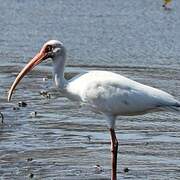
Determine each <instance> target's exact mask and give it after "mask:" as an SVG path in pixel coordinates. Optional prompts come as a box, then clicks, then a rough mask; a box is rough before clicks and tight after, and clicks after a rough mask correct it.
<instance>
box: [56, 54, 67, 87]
mask: <svg viewBox="0 0 180 180" xmlns="http://www.w3.org/2000/svg"><path fill="white" fill-rule="evenodd" d="M65 60H66V54H65V52H64V53H63V54H61V55H59V56H57V57H55V58H54V62H53V70H54V71H53V78H54V83H55V85H56V87H58V88H60V89H62V90H63V89H64V87H65V85H66V83H67V80H66V79H65V78H64V68H65Z"/></svg>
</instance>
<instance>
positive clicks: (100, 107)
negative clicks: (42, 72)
mask: <svg viewBox="0 0 180 180" xmlns="http://www.w3.org/2000/svg"><path fill="white" fill-rule="evenodd" d="M48 58H51V59H52V62H53V78H54V82H55V85H56V86H57V88H58V89H59V90H60V91H61V92H62V93H63V94H64V96H66V97H67V98H69V99H73V100H75V101H81V102H83V104H85V105H88V106H89V107H90V108H91V109H92V110H93V111H95V112H97V113H101V114H103V115H105V117H106V119H107V125H108V128H109V130H110V135H111V151H112V173H111V179H112V180H116V179H117V175H116V169H117V150H118V140H117V138H116V133H115V130H114V129H115V119H116V117H117V116H132V115H141V114H145V113H148V112H154V111H165V110H172V111H178V107H180V102H179V101H177V100H176V99H175V98H174V97H173V96H171V95H170V94H168V93H166V92H164V91H161V90H159V89H156V88H153V87H150V86H147V85H143V84H140V83H138V82H136V81H133V80H130V79H128V78H126V77H124V76H121V75H119V74H116V73H113V72H108V71H89V72H86V73H83V74H80V75H78V76H76V77H74V78H72V79H70V80H66V79H65V77H64V67H65V60H66V49H65V47H64V46H63V44H62V43H61V42H60V41H57V40H50V41H48V42H46V43H45V44H44V45H43V47H42V49H41V50H40V52H39V53H38V54H37V55H36V56H35V57H34V58H33V59H32V60H31V61H30V62H29V63H28V64H27V65H26V66H25V67H24V68H23V69H22V70H21V72H20V73H19V74H18V76H17V77H16V79H15V81H14V83H13V84H12V86H11V88H10V91H9V95H8V101H10V99H11V96H12V93H13V90H14V89H15V87H16V86H17V84H18V83H19V81H20V80H21V79H22V78H23V77H24V76H25V75H26V74H27V73H28V72H29V71H31V70H32V69H33V68H34V67H35V66H36V65H38V64H39V63H41V62H42V61H45V60H46V59H48Z"/></svg>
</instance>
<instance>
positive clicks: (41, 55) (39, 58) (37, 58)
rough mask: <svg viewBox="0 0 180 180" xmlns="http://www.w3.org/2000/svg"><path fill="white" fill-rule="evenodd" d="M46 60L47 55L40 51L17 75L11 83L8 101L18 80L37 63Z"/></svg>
mask: <svg viewBox="0 0 180 180" xmlns="http://www.w3.org/2000/svg"><path fill="white" fill-rule="evenodd" d="M47 58H48V54H47V53H46V52H45V51H44V50H41V51H40V52H39V53H38V54H37V55H36V56H35V57H34V58H33V59H32V60H31V61H30V62H29V63H28V64H27V65H26V66H25V67H24V68H23V69H22V70H21V72H20V73H19V74H18V76H17V77H16V79H15V81H14V82H13V84H12V86H11V88H10V90H9V94H8V101H10V100H11V96H12V93H13V91H14V89H15V88H16V86H17V85H18V83H19V82H20V80H21V79H22V78H23V77H24V76H25V75H26V74H27V73H28V72H30V71H31V70H32V69H33V68H34V67H35V66H37V65H38V64H39V63H41V62H42V61H43V60H45V59H47Z"/></svg>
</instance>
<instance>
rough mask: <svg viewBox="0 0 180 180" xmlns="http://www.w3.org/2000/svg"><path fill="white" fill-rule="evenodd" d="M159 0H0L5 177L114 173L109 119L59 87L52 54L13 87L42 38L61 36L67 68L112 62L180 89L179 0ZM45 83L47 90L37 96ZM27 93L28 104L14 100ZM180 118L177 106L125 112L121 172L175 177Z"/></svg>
mask: <svg viewBox="0 0 180 180" xmlns="http://www.w3.org/2000/svg"><path fill="white" fill-rule="evenodd" d="M161 3H162V2H161V1H149V0H138V1H134V0H129V1H122V0H119V1H115V0H111V1H109V0H98V1H94V0H79V1H74V0H64V1H63V0H60V1H58V0H54V1H47V0H38V1H36V0H35V1H24V0H13V1H10V0H7V1H3V0H0V4H1V6H0V14H1V16H0V35H1V36H0V60H1V64H0V84H1V86H0V93H1V96H0V111H1V112H2V113H3V114H4V123H3V124H0V176H1V178H0V179H28V178H30V177H32V176H33V178H34V179H62V180H67V179H68V180H81V179H82V180H84V179H109V177H110V169H111V166H110V140H109V132H108V129H107V126H106V122H105V120H104V118H103V117H102V116H100V115H96V114H93V113H92V112H91V111H89V110H87V109H85V108H80V106H79V104H76V103H73V102H71V101H69V100H67V99H66V98H64V97H62V96H61V95H60V94H59V92H58V91H57V90H55V89H54V88H53V84H52V81H51V62H47V63H44V64H43V65H41V66H40V67H39V68H36V69H35V70H34V71H33V72H32V73H30V74H29V75H28V76H27V77H26V78H25V79H24V80H23V83H21V84H20V85H19V86H18V88H17V90H16V92H15V94H14V96H13V99H12V101H11V102H10V103H8V102H7V91H8V89H9V87H10V85H11V83H12V82H13V81H14V79H15V76H16V75H17V73H18V72H19V71H20V69H21V68H22V67H23V66H24V65H25V63H26V62H27V61H28V60H29V59H30V58H31V57H33V56H34V55H35V54H36V53H37V52H38V50H39V49H40V47H41V46H42V44H43V43H44V42H45V41H47V40H49V39H59V40H61V41H63V42H64V44H65V46H66V48H67V52H68V55H67V56H68V57H67V69H66V72H67V73H66V76H67V77H72V76H74V75H75V74H78V73H80V72H82V71H86V70H93V69H99V70H107V71H113V72H117V73H120V74H122V75H125V76H127V77H130V78H132V79H134V80H137V81H139V82H141V83H145V84H148V85H151V86H154V87H157V88H160V89H162V90H165V91H167V92H169V93H171V94H172V95H174V96H176V97H177V98H178V99H180V91H179V89H180V61H179V58H180V31H179V29H180V21H179V19H180V11H179V9H180V4H179V3H178V2H177V1H174V2H173V4H172V10H171V11H164V10H163V9H162V8H161ZM43 78H47V80H46V81H44V82H43ZM41 90H46V91H48V92H49V93H50V94H51V98H50V99H47V98H45V97H43V96H40V94H39V92H40V91H41ZM22 100H23V101H25V102H26V103H27V104H28V106H27V107H25V108H20V109H19V110H13V107H17V103H18V102H19V101H22ZM33 111H36V112H37V117H32V115H31V113H32V112H33ZM179 120H180V116H179V115H175V114H173V113H154V114H148V115H145V116H136V117H119V118H118V120H117V128H116V131H117V136H118V139H119V154H118V178H119V179H137V180H140V179H142V180H144V179H161V180H164V179H178V178H179V177H180V131H179V129H180V123H179ZM97 164H98V165H100V166H101V167H102V171H98V170H97V169H96V168H95V166H96V165H97ZM126 167H128V168H129V172H128V173H124V172H123V169H124V168H126Z"/></svg>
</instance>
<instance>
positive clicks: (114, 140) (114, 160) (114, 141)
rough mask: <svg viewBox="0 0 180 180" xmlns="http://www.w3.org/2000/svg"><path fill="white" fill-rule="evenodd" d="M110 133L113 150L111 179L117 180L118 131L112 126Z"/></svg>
mask: <svg viewBox="0 0 180 180" xmlns="http://www.w3.org/2000/svg"><path fill="white" fill-rule="evenodd" d="M110 134H111V152H112V157H111V163H112V170H111V180H117V175H116V169H117V152H118V140H117V138H116V133H115V131H114V129H113V128H110Z"/></svg>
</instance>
